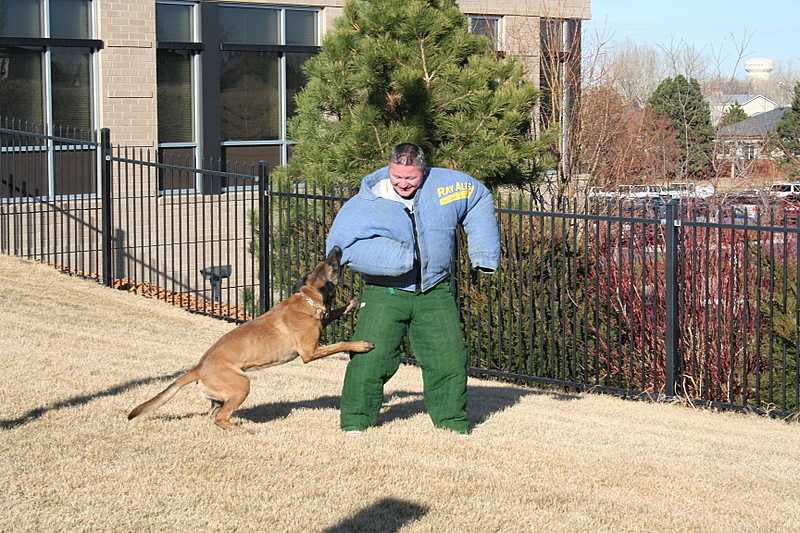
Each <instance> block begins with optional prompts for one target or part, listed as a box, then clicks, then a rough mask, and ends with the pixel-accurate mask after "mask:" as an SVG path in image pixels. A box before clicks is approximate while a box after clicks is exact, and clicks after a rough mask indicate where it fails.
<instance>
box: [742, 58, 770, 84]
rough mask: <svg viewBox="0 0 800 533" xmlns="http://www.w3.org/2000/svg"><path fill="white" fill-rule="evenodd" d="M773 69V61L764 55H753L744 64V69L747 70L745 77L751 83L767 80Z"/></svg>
mask: <svg viewBox="0 0 800 533" xmlns="http://www.w3.org/2000/svg"><path fill="white" fill-rule="evenodd" d="M774 69H775V62H774V61H773V60H772V59H767V58H765V57H754V58H753V59H749V60H748V61H747V63H745V64H744V70H745V71H746V72H747V79H748V81H750V82H751V83H753V84H759V83H764V82H766V81H768V80H769V77H770V75H771V74H772V71H773V70H774Z"/></svg>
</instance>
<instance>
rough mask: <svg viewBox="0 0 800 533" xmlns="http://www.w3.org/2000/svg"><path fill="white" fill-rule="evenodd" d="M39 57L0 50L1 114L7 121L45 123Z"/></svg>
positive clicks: (27, 52) (33, 53)
mask: <svg viewBox="0 0 800 533" xmlns="http://www.w3.org/2000/svg"><path fill="white" fill-rule="evenodd" d="M42 90H43V87H42V54H41V53H40V52H38V51H36V50H25V49H22V48H0V110H2V114H3V115H4V116H7V117H9V118H16V119H20V120H23V121H28V122H29V123H30V124H36V125H38V126H41V124H42V123H43V122H44V105H43V101H44V98H43V96H42Z"/></svg>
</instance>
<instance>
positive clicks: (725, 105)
mask: <svg viewBox="0 0 800 533" xmlns="http://www.w3.org/2000/svg"><path fill="white" fill-rule="evenodd" d="M707 100H708V105H709V107H710V108H711V124H712V125H713V126H716V125H717V124H719V121H720V120H722V117H723V115H725V113H727V112H728V110H729V109H730V108H731V107H733V106H734V105H736V104H739V106H741V108H742V109H743V110H744V112H745V113H746V114H747V116H748V117H752V116H755V115H758V114H759V113H766V112H767V111H772V110H773V109H775V108H777V107H778V104H776V103H775V102H773V101H772V100H771V99H769V98H767V97H766V96H763V95H761V94H722V95H717V96H709V97H708V98H707Z"/></svg>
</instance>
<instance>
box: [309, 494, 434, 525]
mask: <svg viewBox="0 0 800 533" xmlns="http://www.w3.org/2000/svg"><path fill="white" fill-rule="evenodd" d="M427 512H428V508H427V507H425V506H422V505H419V504H417V503H414V502H410V501H407V500H398V499H396V498H384V499H382V500H379V501H377V502H375V503H373V504H372V505H370V506H369V507H367V508H365V509H362V510H361V511H359V512H358V513H356V514H355V515H353V516H351V517H349V518H345V519H344V520H342V521H341V522H339V523H338V524H335V525H333V526H331V527H328V528H325V529H323V530H322V531H323V533H351V532H355V531H365V532H366V531H376V532H377V531H380V532H382V533H393V532H395V531H399V530H400V529H401V528H402V527H403V526H405V525H406V524H408V523H409V522H413V521H414V520H419V519H420V518H422V517H423V516H424V515H425V514H426V513H427Z"/></svg>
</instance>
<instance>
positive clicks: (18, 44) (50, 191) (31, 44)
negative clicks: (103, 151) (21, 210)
mask: <svg viewBox="0 0 800 533" xmlns="http://www.w3.org/2000/svg"><path fill="white" fill-rule="evenodd" d="M86 1H87V2H88V4H89V9H88V11H87V13H88V17H89V20H88V32H89V35H90V36H94V35H97V6H98V2H97V1H95V0H86ZM38 3H39V22H40V31H41V36H40V37H5V36H0V47H5V48H20V49H28V50H31V49H34V50H36V51H38V53H39V54H40V57H41V69H42V102H41V104H42V122H43V123H42V124H40V126H42V128H43V131H42V134H41V135H42V136H44V137H45V142H46V147H41V146H12V147H2V148H0V152H2V153H6V152H12V151H17V152H19V151H27V152H38V151H44V150H45V149H46V150H47V192H46V194H42V195H40V196H38V197H37V198H38V199H48V200H77V199H91V198H97V197H98V196H99V195H100V190H101V189H100V188H101V181H102V180H101V176H100V173H99V172H97V173H96V174H97V175H96V176H95V184H94V192H81V193H71V194H56V192H55V191H56V183H55V155H56V153H57V152H60V151H72V152H75V151H79V150H87V151H88V150H94V151H95V152H96V156H95V160H96V163H97V164H96V168H98V169H99V168H100V166H99V165H100V150H99V144H98V141H97V136H96V134H95V132H96V131H97V124H98V117H99V113H100V110H99V105H100V98H98V96H97V89H98V87H99V58H98V52H99V51H100V50H102V49H103V48H104V43H103V41H102V40H100V39H94V38H85V39H84V38H80V39H65V38H51V37H50V0H38ZM53 48H84V49H88V54H89V109H90V112H91V117H90V120H89V130H88V131H87V132H86V133H89V134H90V138H88V139H74V140H80V141H84V142H85V144H67V145H64V146H61V145H58V144H56V143H58V142H59V139H60V137H59V136H57V135H56V133H57V132H56V125H55V124H54V123H53V76H52V49H53ZM9 118H10V117H9ZM62 126H63V125H62ZM6 200H8V199H7V198H2V201H6Z"/></svg>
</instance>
